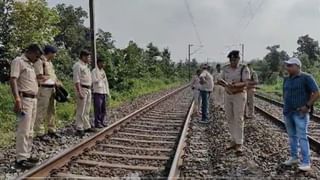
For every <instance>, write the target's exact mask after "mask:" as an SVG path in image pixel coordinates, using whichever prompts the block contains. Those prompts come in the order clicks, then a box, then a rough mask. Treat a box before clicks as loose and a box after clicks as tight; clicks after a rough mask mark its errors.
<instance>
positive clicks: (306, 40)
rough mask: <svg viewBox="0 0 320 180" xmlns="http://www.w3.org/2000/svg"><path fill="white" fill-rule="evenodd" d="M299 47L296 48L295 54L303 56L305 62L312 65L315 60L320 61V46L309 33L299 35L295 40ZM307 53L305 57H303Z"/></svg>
mask: <svg viewBox="0 0 320 180" xmlns="http://www.w3.org/2000/svg"><path fill="white" fill-rule="evenodd" d="M297 43H298V45H299V47H298V48H297V52H296V53H295V54H296V55H298V56H299V57H300V56H304V57H303V58H304V61H305V63H307V64H309V66H312V65H314V63H315V62H317V61H320V58H319V57H320V47H319V42H318V41H316V40H314V39H313V38H311V37H309V35H304V36H301V37H299V39H298V41H297ZM305 55H307V57H305ZM308 61H309V62H308Z"/></svg>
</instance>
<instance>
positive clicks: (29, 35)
mask: <svg viewBox="0 0 320 180" xmlns="http://www.w3.org/2000/svg"><path fill="white" fill-rule="evenodd" d="M11 18H12V22H13V28H12V32H11V40H10V44H11V47H12V48H14V49H12V51H17V50H22V49H24V48H25V47H26V46H27V45H28V44H30V43H31V42H34V43H39V44H46V43H50V42H52V41H53V37H54V36H55V35H56V34H58V33H59V30H58V28H57V27H56V24H57V23H58V22H59V16H58V14H57V12H56V11H55V10H54V9H51V8H49V7H47V3H46V1H45V0H28V1H26V2H19V1H17V2H14V4H13V11H12V14H11Z"/></svg>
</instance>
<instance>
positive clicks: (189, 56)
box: [188, 44, 193, 81]
mask: <svg viewBox="0 0 320 180" xmlns="http://www.w3.org/2000/svg"><path fill="white" fill-rule="evenodd" d="M191 46H193V45H192V44H188V71H189V81H190V80H191V59H190V58H191Z"/></svg>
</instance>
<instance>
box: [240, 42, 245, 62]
mask: <svg viewBox="0 0 320 180" xmlns="http://www.w3.org/2000/svg"><path fill="white" fill-rule="evenodd" d="M240 45H241V51H242V52H241V53H242V63H244V44H243V43H242V44H240Z"/></svg>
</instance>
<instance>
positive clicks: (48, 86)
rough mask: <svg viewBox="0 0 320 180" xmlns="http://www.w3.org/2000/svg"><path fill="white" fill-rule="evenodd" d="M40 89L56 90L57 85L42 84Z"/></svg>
mask: <svg viewBox="0 0 320 180" xmlns="http://www.w3.org/2000/svg"><path fill="white" fill-rule="evenodd" d="M40 87H44V88H54V87H55V85H54V84H41V85H40Z"/></svg>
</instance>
